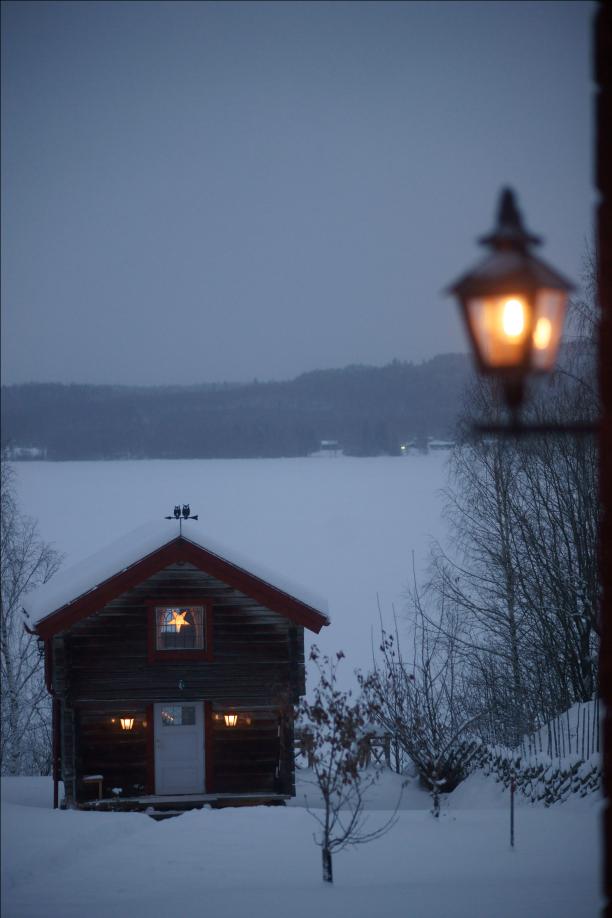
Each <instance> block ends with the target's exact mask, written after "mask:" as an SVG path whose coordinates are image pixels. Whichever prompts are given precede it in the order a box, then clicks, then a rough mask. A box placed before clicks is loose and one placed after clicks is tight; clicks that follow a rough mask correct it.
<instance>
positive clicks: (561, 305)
mask: <svg viewBox="0 0 612 918" xmlns="http://www.w3.org/2000/svg"><path fill="white" fill-rule="evenodd" d="M566 303H567V294H566V293H565V291H564V290H538V293H537V295H536V299H535V310H534V318H535V321H534V325H533V336H532V350H531V366H532V368H533V369H534V370H539V371H542V372H548V371H550V370H552V368H553V366H554V363H555V360H556V357H557V351H558V349H559V343H560V341H561V333H562V331H563V321H564V319H565V307H566Z"/></svg>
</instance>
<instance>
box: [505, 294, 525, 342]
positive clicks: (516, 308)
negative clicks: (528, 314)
mask: <svg viewBox="0 0 612 918" xmlns="http://www.w3.org/2000/svg"><path fill="white" fill-rule="evenodd" d="M502 328H503V330H504V334H505V335H507V336H508V338H519V337H520V336H521V335H522V334H523V331H524V329H525V306H524V305H523V303H521V301H520V300H517V299H515V298H512V299H511V300H506V302H505V303H504V305H503V307H502Z"/></svg>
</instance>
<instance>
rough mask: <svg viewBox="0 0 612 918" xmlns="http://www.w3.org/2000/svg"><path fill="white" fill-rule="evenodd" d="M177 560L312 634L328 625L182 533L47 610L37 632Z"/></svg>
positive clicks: (61, 625) (85, 612)
mask: <svg viewBox="0 0 612 918" xmlns="http://www.w3.org/2000/svg"><path fill="white" fill-rule="evenodd" d="M177 561H187V562H189V563H190V564H193V565H194V566H195V567H197V568H199V569H200V570H202V571H204V573H206V574H210V575H211V576H212V577H215V578H216V579H217V580H221V581H222V582H223V583H226V584H227V585H228V586H230V587H233V588H234V589H236V590H239V591H240V592H241V593H244V594H245V595H246V596H249V597H250V598H251V599H255V600H256V601H257V602H258V603H260V604H261V605H262V606H266V608H268V609H271V610H272V611H273V612H278V613H279V615H283V616H284V617H285V618H288V619H290V620H291V621H293V622H295V623H296V624H298V625H303V626H304V627H305V628H308V629H309V630H310V631H314V632H315V633H316V634H318V633H319V631H320V630H321V628H322V627H323V625H327V624H328V619H327V616H325V615H324V614H323V613H322V612H319V611H318V610H317V609H314V608H313V607H312V606H309V605H307V604H306V603H304V602H302V601H301V600H299V599H296V597H295V596H291V595H290V594H289V593H285V592H284V591H283V590H280V589H279V588H278V587H275V586H273V585H272V584H270V583H267V582H266V581H265V580H261V578H259V577H257V576H256V575H255V574H250V573H249V572H248V571H245V570H243V569H242V568H240V567H237V566H236V565H235V564H232V563H231V562H230V561H226V560H225V558H221V557H220V556H219V555H215V554H213V553H212V552H209V551H207V550H206V549H205V548H202V547H201V546H199V545H196V544H195V543H194V542H190V541H189V540H188V539H186V538H184V537H183V536H178V537H177V538H176V539H173V540H172V541H171V542H166V544H165V545H162V547H161V548H158V549H156V550H155V551H154V552H151V554H149V555H146V556H145V557H144V558H141V559H140V561H136V562H135V563H134V564H132V565H130V567H127V568H125V569H124V570H122V571H119V573H117V574H115V575H114V576H113V577H109V578H108V579H107V580H105V581H103V582H102V583H100V584H98V585H97V586H95V587H93V588H92V589H91V590H90V591H89V592H87V593H83V594H82V595H81V596H77V597H76V598H75V599H73V600H72V601H71V602H69V603H66V604H65V605H64V606H61V607H60V608H59V609H53V610H51V611H50V612H49V614H48V615H47V616H45V618H44V619H43V620H42V621H40V622H39V623H38V625H37V627H36V631H37V633H38V634H39V635H40V636H41V637H42V638H44V639H45V640H48V639H49V638H50V637H52V636H53V635H54V634H57V633H58V632H60V631H65V630H66V629H67V628H70V627H72V625H74V624H76V623H77V622H79V621H81V619H83V618H87V616H89V615H92V614H93V613H94V612H97V611H98V610H100V609H102V608H103V607H104V606H105V605H107V604H108V603H109V602H112V600H113V599H116V598H117V597H118V596H121V594H122V593H126V592H127V591H128V590H131V589H132V588H133V587H135V586H137V585H138V584H140V583H142V582H143V581H144V580H147V579H148V578H149V577H152V576H153V574H156V573H157V572H158V571H161V570H163V569H164V568H165V567H169V565H171V564H176V562H177Z"/></svg>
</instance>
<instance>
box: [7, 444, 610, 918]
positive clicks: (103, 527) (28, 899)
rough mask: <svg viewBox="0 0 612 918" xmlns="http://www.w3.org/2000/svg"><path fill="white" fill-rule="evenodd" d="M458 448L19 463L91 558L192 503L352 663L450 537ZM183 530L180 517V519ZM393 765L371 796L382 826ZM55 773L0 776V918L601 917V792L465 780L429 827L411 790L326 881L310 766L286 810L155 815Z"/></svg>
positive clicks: (362, 660)
mask: <svg viewBox="0 0 612 918" xmlns="http://www.w3.org/2000/svg"><path fill="white" fill-rule="evenodd" d="M446 461H447V456H446V455H445V454H431V455H429V456H420V455H419V456H412V455H411V456H409V457H405V458H380V459H348V458H345V457H338V458H333V459H332V458H328V457H326V458H320V459H316V458H312V459H295V460H244V461H243V460H231V461H230V460H228V461H214V460H207V461H197V460H194V461H180V462H178V461H157V460H155V461H142V462H129V461H125V462H85V463H45V462H32V463H20V464H18V465H16V466H15V467H16V470H17V474H18V487H19V496H20V499H21V504H22V507H23V509H24V510H25V511H26V512H27V513H28V514H30V515H32V516H34V517H36V518H38V520H39V526H40V532H41V535H42V537H43V538H44V539H46V540H47V541H51V542H53V543H55V546H56V547H57V548H58V549H59V550H60V551H61V552H63V553H64V554H65V555H66V558H65V562H64V563H65V564H71V563H74V562H76V561H79V560H81V559H83V558H85V557H86V556H88V555H90V554H91V553H92V552H94V551H96V550H98V549H100V548H102V547H103V546H104V545H105V544H107V543H108V542H110V541H112V540H114V539H116V538H119V537H120V536H122V535H123V534H124V533H126V532H129V531H130V530H131V529H134V528H135V527H137V526H138V525H140V524H141V523H143V522H146V521H148V520H151V519H160V518H162V517H163V516H165V515H166V514H167V513H169V512H171V510H172V508H173V507H174V505H175V504H176V503H184V502H189V503H190V504H191V507H192V511H193V512H197V513H199V514H200V519H201V524H200V525H201V526H202V528H203V531H205V532H206V533H208V534H209V535H210V537H211V538H213V539H214V540H218V541H220V542H224V543H226V544H227V545H229V546H232V547H233V549H234V550H235V551H236V552H238V553H240V554H242V555H244V556H246V557H247V558H252V559H253V562H254V563H255V564H256V565H258V566H259V565H262V566H265V567H267V568H270V569H272V570H275V571H277V572H278V573H279V574H280V575H282V576H283V577H287V578H289V579H292V580H296V581H298V582H301V583H303V584H304V585H306V586H307V587H310V588H311V589H312V590H314V591H316V592H317V593H321V594H323V595H324V596H326V597H327V599H328V601H329V609H330V613H331V617H332V625H331V627H329V628H326V629H324V630H323V632H322V634H321V635H320V636H319V638H318V639H317V641H318V643H319V645H320V646H321V647H322V648H323V649H324V650H325V651H328V652H330V651H332V650H335V649H338V648H342V649H343V650H344V651H345V652H346V655H347V661H346V663H347V666H346V668H345V672H350V670H351V668H352V667H357V666H359V667H362V668H367V666H368V664H369V661H370V655H371V632H372V628H374V629H375V628H376V626H377V614H378V613H377V598H378V601H379V602H380V606H381V608H382V610H383V612H384V613H389V612H390V610H391V606H392V604H395V606H396V608H397V609H398V611H401V609H402V606H403V604H404V595H405V591H406V588H407V586H408V584H409V582H410V578H411V571H412V552H414V553H415V564H416V567H417V570H418V569H419V568H421V567H422V566H423V565H424V564H425V562H426V555H427V546H428V542H429V540H430V539H431V538H443V537H444V524H443V522H442V517H441V509H442V502H441V499H440V494H439V491H440V489H441V488H442V487H444V485H445V475H444V466H445V464H446ZM168 525H169V526H174V525H176V524H175V523H174V522H169V523H168ZM399 783H400V781H399V779H398V778H397V776H395V775H393V774H391V773H389V772H387V773H386V774H385V777H384V780H383V781H382V783H381V784H380V785H378V786H377V787H376V788H375V789H374V790H373V791H372V792H371V794H370V796H369V801H368V807H369V813H368V818H369V820H370V825H371V827H372V828H375V827H376V826H377V825H379V824H381V823H382V822H384V821H385V820H386V819H387V818H388V817H389V814H390V810H393V808H394V806H395V802H396V800H397V795H398V791H399V787H398V785H399ZM51 793H52V791H51V782H50V780H49V779H48V778H8V779H3V781H2V795H3V806H2V854H3V857H2V871H3V884H2V888H3V911H2V915H3V918H83V916H86V918H123V916H125V918H140V916H142V918H145V916H146V918H175V916H176V918H192V916H193V918H195V916H197V918H202V916H206V918H243V916H244V918H259V916H262V918H263V916H266V918H276V916H278V918H281V916H282V918H285V916H291V918H313V916H316V918H327V916H329V918H339V916H342V915H345V914H346V915H348V916H350V918H361V916H363V918H376V916H381V918H386V916H393V918H396V916H413V918H504V916H508V918H510V916H512V918H516V916H523V918H590V916H595V915H596V914H597V913H598V910H599V880H598V873H599V857H600V853H599V851H600V845H599V824H598V820H599V813H598V810H599V803H598V799H597V797H596V796H595V795H593V796H591V797H588V798H586V799H584V800H571V801H569V802H568V803H565V804H560V805H557V806H555V807H552V808H550V809H545V808H544V807H541V806H532V805H528V804H526V803H524V802H523V803H520V804H519V805H518V807H517V820H516V839H517V844H516V847H515V849H514V850H511V849H510V846H509V818H508V794H507V792H506V791H504V790H503V788H502V786H501V785H500V784H497V783H496V782H495V781H494V779H493V778H485V777H484V776H483V775H482V774H481V773H477V774H474V775H471V776H470V777H469V778H468V779H467V781H466V782H464V783H463V784H462V785H461V786H460V787H459V788H458V789H457V790H456V791H455V792H454V794H453V795H451V796H450V797H449V798H448V799H447V800H445V802H444V805H443V811H442V816H441V818H440V819H439V820H434V819H433V818H432V816H431V815H430V813H429V806H430V804H429V798H428V796H427V795H426V794H425V793H424V792H423V791H422V790H421V789H420V788H419V787H418V786H417V785H416V784H415V783H411V784H410V785H409V786H408V787H407V788H406V789H405V791H404V794H403V797H402V804H401V810H400V813H399V820H398V823H397V825H395V826H394V828H393V829H392V830H391V831H390V832H389V833H388V834H387V835H385V836H384V837H383V838H382V839H380V840H378V841H376V842H373V843H372V844H369V845H364V846H361V847H357V848H354V849H351V850H347V851H344V852H342V853H340V854H339V855H338V856H337V857H336V858H335V859H334V871H335V883H334V886H333V887H332V888H329V887H328V886H327V885H325V886H324V884H323V883H322V882H321V869H320V852H319V849H318V848H317V847H315V845H314V843H313V840H312V835H313V832H314V831H315V828H316V826H315V823H314V820H312V818H311V817H310V816H309V814H308V813H307V812H306V810H305V809H304V806H303V803H304V794H307V795H308V799H309V804H310V805H311V806H316V803H317V799H316V795H315V794H314V793H313V790H312V787H311V786H310V785H309V784H308V773H307V772H304V771H301V772H299V784H298V794H297V797H296V799H295V801H292V805H291V806H289V807H282V808H281V807H273V808H266V807H256V808H252V809H251V808H247V809H226V810H222V811H213V810H210V809H206V810H203V811H199V812H191V813H186V814H184V815H182V816H180V817H178V818H176V819H170V820H167V821H164V822H159V823H157V822H154V821H153V820H151V819H149V818H148V817H147V816H145V815H142V814H129V813H81V812H61V811H53V810H52V808H51Z"/></svg>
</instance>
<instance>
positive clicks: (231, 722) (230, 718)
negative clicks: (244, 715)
mask: <svg viewBox="0 0 612 918" xmlns="http://www.w3.org/2000/svg"><path fill="white" fill-rule="evenodd" d="M224 720H225V726H226V727H235V726H236V725H237V723H238V715H237V714H225V715H224Z"/></svg>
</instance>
